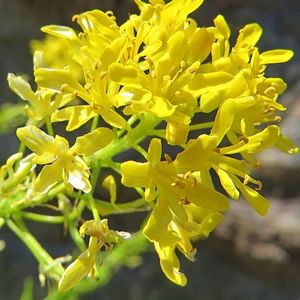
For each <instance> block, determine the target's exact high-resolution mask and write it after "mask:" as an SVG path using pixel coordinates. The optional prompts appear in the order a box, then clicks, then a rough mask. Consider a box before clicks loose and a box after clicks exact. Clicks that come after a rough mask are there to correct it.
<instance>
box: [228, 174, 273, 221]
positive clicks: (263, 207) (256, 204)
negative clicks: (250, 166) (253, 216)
mask: <svg viewBox="0 0 300 300" xmlns="http://www.w3.org/2000/svg"><path fill="white" fill-rule="evenodd" d="M233 179H234V183H235V185H236V187H237V188H238V189H239V190H240V191H241V193H242V194H243V196H244V197H245V198H246V200H247V201H248V202H249V204H250V205H251V206H252V207H253V208H254V209H255V210H256V212H257V213H258V214H259V215H261V216H264V215H266V214H267V212H268V210H269V207H270V203H269V201H268V200H266V198H264V197H263V196H262V195H260V194H259V193H258V192H257V191H255V190H253V189H252V188H250V187H249V186H247V185H245V184H243V183H242V182H241V181H240V180H239V179H238V178H236V177H235V176H233Z"/></svg>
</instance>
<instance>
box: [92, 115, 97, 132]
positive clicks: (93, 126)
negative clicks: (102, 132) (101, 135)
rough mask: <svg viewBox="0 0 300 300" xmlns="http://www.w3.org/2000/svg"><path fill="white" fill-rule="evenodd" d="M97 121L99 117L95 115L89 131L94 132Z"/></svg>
mask: <svg viewBox="0 0 300 300" xmlns="http://www.w3.org/2000/svg"><path fill="white" fill-rule="evenodd" d="M98 121H99V115H96V116H95V117H94V118H93V122H92V125H91V131H93V130H95V129H96V128H97V127H98Z"/></svg>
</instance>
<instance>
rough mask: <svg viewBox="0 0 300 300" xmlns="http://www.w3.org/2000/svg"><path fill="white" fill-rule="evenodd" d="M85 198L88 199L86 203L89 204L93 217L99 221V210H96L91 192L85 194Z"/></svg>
mask: <svg viewBox="0 0 300 300" xmlns="http://www.w3.org/2000/svg"><path fill="white" fill-rule="evenodd" d="M86 198H87V200H88V203H89V206H90V209H91V211H92V214H93V217H94V219H95V220H96V221H100V216H99V212H98V209H97V206H96V203H95V199H94V197H93V195H92V194H91V193H89V194H88V195H87V196H86Z"/></svg>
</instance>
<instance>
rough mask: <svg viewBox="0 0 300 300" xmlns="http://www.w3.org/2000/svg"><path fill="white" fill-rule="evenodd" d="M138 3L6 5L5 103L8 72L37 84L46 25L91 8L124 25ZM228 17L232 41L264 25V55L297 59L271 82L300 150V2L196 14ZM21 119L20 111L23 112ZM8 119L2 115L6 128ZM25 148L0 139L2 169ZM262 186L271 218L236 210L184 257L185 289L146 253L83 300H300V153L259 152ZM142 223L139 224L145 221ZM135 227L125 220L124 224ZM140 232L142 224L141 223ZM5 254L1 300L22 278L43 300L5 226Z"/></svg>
mask: <svg viewBox="0 0 300 300" xmlns="http://www.w3.org/2000/svg"><path fill="white" fill-rule="evenodd" d="M132 2H133V1H132V0H63V1H61V0H0V101H1V103H4V102H12V103H16V102H17V101H18V99H16V97H15V95H14V94H13V93H12V92H10V91H9V89H8V85H7V82H6V77H7V73H8V72H12V73H17V74H28V76H29V78H31V79H32V58H31V54H30V50H29V41H30V40H32V39H41V38H42V37H43V35H42V33H41V32H40V31H39V28H40V27H41V26H43V25H48V24H60V25H71V17H72V15H74V14H76V13H80V12H83V11H85V10H89V9H95V8H98V9H102V10H112V11H113V12H114V13H115V15H116V16H117V20H118V22H119V24H120V23H121V22H123V21H124V20H126V18H127V17H128V15H129V13H134V12H136V7H135V4H134V3H132ZM218 14H223V15H224V16H225V17H226V19H227V21H228V23H229V25H230V27H231V29H232V36H233V41H234V38H235V37H236V35H237V33H238V30H239V29H240V28H241V27H243V26H244V25H245V24H247V23H253V22H257V23H259V24H260V25H261V26H262V27H263V28H264V34H263V36H262V38H261V41H260V44H259V47H260V49H261V51H262V50H268V49H274V48H289V49H292V50H294V52H295V56H294V58H293V59H292V60H291V62H289V63H286V64H283V65H281V64H280V65H274V66H271V67H270V68H269V70H268V74H269V76H274V77H278V76H280V77H283V78H284V80H285V81H286V82H287V83H288V90H287V91H286V92H285V93H284V95H283V96H282V97H281V100H280V101H281V102H282V103H284V104H285V105H286V106H287V107H288V111H287V112H284V113H283V115H282V117H283V121H282V124H281V126H282V128H283V131H284V133H285V134H287V135H288V136H289V137H290V138H292V139H293V140H294V142H295V143H296V144H297V145H298V146H299V145H300V121H299V120H300V119H299V115H300V101H299V100H300V23H299V20H300V1H299V0H264V1H261V0H206V1H205V3H204V4H203V5H202V7H201V8H200V9H199V11H198V12H197V13H196V14H194V15H193V17H194V18H195V19H196V20H197V21H198V24H199V25H200V26H201V25H203V26H209V25H210V24H212V20H213V18H214V17H216V16H217V15H218ZM14 113H17V112H16V111H15V112H14ZM1 122H2V125H3V123H4V125H5V123H6V122H8V123H9V119H6V118H5V116H3V115H2V114H1V113H0V123H1ZM17 147H18V143H17V140H16V138H15V135H14V132H10V133H5V134H2V135H0V150H1V151H0V162H1V164H2V163H3V162H4V160H5V159H6V158H7V157H8V156H9V155H10V154H12V153H15V151H16V149H17ZM261 160H262V170H259V171H257V174H256V176H257V177H258V178H260V179H261V180H262V181H263V183H264V189H263V190H264V193H265V195H266V196H267V197H268V198H269V199H270V201H271V209H270V212H269V214H268V215H267V216H266V217H264V218H260V217H259V216H257V215H256V214H255V213H254V211H252V210H251V208H250V207H249V206H248V205H246V204H245V203H244V201H243V200H240V201H238V202H235V203H232V208H231V210H230V211H229V212H228V213H227V214H226V216H225V220H224V221H223V223H222V224H220V225H219V226H218V228H217V230H216V231H215V233H214V234H213V235H212V236H211V237H210V238H209V239H207V240H205V241H200V242H197V245H196V246H197V248H198V253H197V255H196V262H194V263H189V262H187V261H186V260H185V259H183V260H182V270H183V271H184V272H185V273H186V275H187V277H188V284H187V286H186V287H185V288H180V287H177V286H175V285H173V284H172V283H170V282H169V281H168V280H167V279H166V278H165V277H164V276H163V274H162V272H161V270H160V267H159V261H158V259H157V257H156V254H155V253H153V252H151V251H150V252H147V253H146V254H144V255H143V256H142V258H143V262H142V264H141V265H140V266H138V267H137V268H135V269H130V268H127V267H123V268H121V270H119V272H117V273H116V275H114V276H113V278H112V280H111V281H110V282H109V283H108V284H107V285H106V286H104V287H101V288H99V289H98V290H96V291H94V292H93V293H90V294H89V295H86V296H81V298H80V299H105V300H106V299H107V300H110V299H112V300H114V299H121V298H122V299H124V300H126V299H133V300H135V299H136V300H138V299H147V300H155V299H157V300H160V299H173V300H175V299H179V300H181V299H182V300H184V299H201V300H223V299H224V300H225V299H226V300H235V299H239V300H250V299H251V300H252V299H253V300H254V299H255V300H259V299H261V300H297V299H300V196H299V195H300V194H299V191H300V185H299V183H300V156H299V155H296V156H287V155H284V154H281V153H280V152H278V151H275V150H272V151H267V152H264V153H263V154H261ZM140 220H141V218H139V217H135V218H133V222H137V221H138V222H140ZM127 222H128V221H127ZM29 226H30V228H31V229H32V231H33V232H34V233H35V234H36V236H37V238H38V240H39V241H40V242H41V244H42V245H43V246H45V247H46V249H48V250H49V252H50V254H52V255H53V256H54V257H56V256H58V255H62V253H67V251H68V250H70V249H72V245H71V244H70V241H66V240H65V239H64V238H63V237H62V229H61V228H60V227H55V226H54V227H51V230H49V227H48V226H44V225H43V226H42V225H38V227H37V226H36V225H34V224H29ZM136 226H137V225H136ZM0 239H1V240H4V241H5V243H6V248H5V249H4V250H3V251H1V252H0V300H2V299H3V300H15V299H19V298H20V295H21V293H22V289H23V281H24V278H26V277H28V276H32V278H33V281H34V294H35V298H34V299H43V298H44V297H45V295H46V294H47V288H43V289H42V288H40V286H39V283H38V272H39V270H38V266H37V263H36V261H35V260H34V258H33V257H32V255H31V253H30V252H29V251H27V249H26V248H25V246H24V245H23V244H22V243H21V242H20V241H19V240H18V239H17V238H16V237H15V236H13V234H12V233H10V232H9V231H8V230H6V229H5V228H4V229H1V231H0Z"/></svg>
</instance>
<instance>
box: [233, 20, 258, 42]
mask: <svg viewBox="0 0 300 300" xmlns="http://www.w3.org/2000/svg"><path fill="white" fill-rule="evenodd" d="M261 35H262V28H261V27H260V26H259V25H258V24H256V23H253V24H248V25H246V26H245V27H244V28H242V29H241V30H240V32H239V36H238V38H237V42H236V47H237V48H239V47H244V46H245V45H246V46H249V47H253V46H255V45H256V43H257V42H258V41H259V39H260V37H261Z"/></svg>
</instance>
